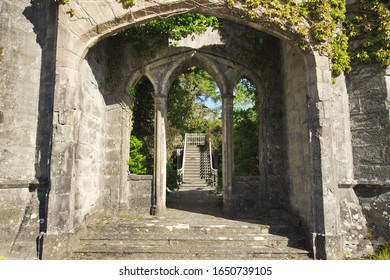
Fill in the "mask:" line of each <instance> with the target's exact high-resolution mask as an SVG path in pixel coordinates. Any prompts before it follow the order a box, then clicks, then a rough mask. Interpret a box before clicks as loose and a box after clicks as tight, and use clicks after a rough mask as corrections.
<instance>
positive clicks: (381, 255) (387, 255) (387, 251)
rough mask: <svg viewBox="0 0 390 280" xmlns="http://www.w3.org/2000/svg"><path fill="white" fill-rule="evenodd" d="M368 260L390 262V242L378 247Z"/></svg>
mask: <svg viewBox="0 0 390 280" xmlns="http://www.w3.org/2000/svg"><path fill="white" fill-rule="evenodd" d="M366 258H367V259H369V260H390V242H386V243H383V244H380V245H378V246H377V247H376V248H375V252H374V253H373V254H371V255H368V256H367V257H366Z"/></svg>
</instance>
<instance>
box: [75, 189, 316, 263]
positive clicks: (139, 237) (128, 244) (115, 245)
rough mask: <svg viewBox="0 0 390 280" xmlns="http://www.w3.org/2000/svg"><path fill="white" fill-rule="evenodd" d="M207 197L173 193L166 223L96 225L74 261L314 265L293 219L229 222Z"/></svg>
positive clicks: (129, 219)
mask: <svg viewBox="0 0 390 280" xmlns="http://www.w3.org/2000/svg"><path fill="white" fill-rule="evenodd" d="M208 193H209V190H208V189H194V188H188V189H182V190H180V191H178V192H174V193H170V194H169V196H168V209H167V213H166V215H164V216H161V217H155V216H144V217H133V216H126V217H125V216H122V217H111V218H110V219H107V220H102V221H98V222H96V223H95V224H91V225H89V227H88V232H87V234H86V235H85V236H83V237H82V238H81V239H80V246H79V247H78V248H77V249H76V250H75V251H74V253H73V255H72V257H71V259H129V260H131V259H138V260H142V259H144V260H145V259H146V260H147V259H160V260H172V259H215V260H221V259H309V255H310V254H309V252H308V251H307V250H305V246H304V239H303V236H302V235H301V234H299V229H298V228H297V227H296V226H295V225H294V224H292V223H291V221H292V219H282V218H272V219H271V218H262V219H258V220H246V221H244V220H233V219H227V218H225V217H223V214H222V212H221V209H220V208H218V207H216V204H215V197H214V196H211V195H209V194H208Z"/></svg>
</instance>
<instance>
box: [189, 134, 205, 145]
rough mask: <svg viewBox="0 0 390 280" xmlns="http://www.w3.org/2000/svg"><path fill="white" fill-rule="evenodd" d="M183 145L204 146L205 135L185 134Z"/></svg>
mask: <svg viewBox="0 0 390 280" xmlns="http://www.w3.org/2000/svg"><path fill="white" fill-rule="evenodd" d="M185 139H186V140H185V143H188V144H190V145H205V144H206V134H205V133H186V136H185Z"/></svg>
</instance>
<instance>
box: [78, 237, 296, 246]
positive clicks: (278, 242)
mask: <svg viewBox="0 0 390 280" xmlns="http://www.w3.org/2000/svg"><path fill="white" fill-rule="evenodd" d="M302 242H303V239H302V237H300V236H298V235H297V236H293V235H290V236H288V237H286V236H278V235H273V234H251V235H223V236H222V235H210V234H201V235H199V234H198V235H195V234H191V235H184V236H183V235H181V234H172V235H158V234H131V235H117V234H104V235H92V236H90V237H89V236H87V237H84V238H82V239H81V246H84V247H86V246H88V247H89V246H99V245H100V246H105V245H110V246H125V247H134V246H142V247H145V246H150V247H155V246H175V247H181V246H183V247H186V248H201V247H202V248H207V247H210V246H211V247H215V248H217V247H221V248H222V247H223V248H227V247H229V248H236V247H246V248H260V247H269V248H281V247H286V246H288V245H290V246H291V245H293V246H295V247H298V246H301V245H302Z"/></svg>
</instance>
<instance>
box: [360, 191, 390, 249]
mask: <svg viewBox="0 0 390 280" xmlns="http://www.w3.org/2000/svg"><path fill="white" fill-rule="evenodd" d="M355 193H356V195H357V197H358V199H359V202H360V205H361V207H362V209H363V213H364V215H365V217H366V220H367V227H368V235H367V236H368V237H369V238H370V240H371V241H372V243H373V244H374V245H376V244H380V243H384V242H390V188H389V187H383V186H377V185H376V186H375V185H357V186H356V187H355Z"/></svg>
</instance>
